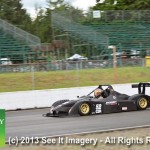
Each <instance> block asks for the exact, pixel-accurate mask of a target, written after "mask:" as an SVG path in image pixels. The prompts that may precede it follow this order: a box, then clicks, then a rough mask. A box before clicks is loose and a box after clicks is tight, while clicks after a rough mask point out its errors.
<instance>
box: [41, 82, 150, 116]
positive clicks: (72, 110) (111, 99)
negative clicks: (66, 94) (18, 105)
mask: <svg viewBox="0 0 150 150" xmlns="http://www.w3.org/2000/svg"><path fill="white" fill-rule="evenodd" d="M146 87H150V83H139V84H133V85H132V88H138V94H134V95H132V96H129V95H126V94H121V93H119V92H117V91H115V90H114V89H113V87H112V86H111V85H99V86H98V87H97V88H96V89H94V90H93V91H92V92H90V93H89V94H88V95H86V96H82V97H78V98H77V99H76V100H59V101H56V102H55V103H53V104H52V106H51V108H50V111H49V112H48V113H47V114H43V116H47V117H49V116H51V117H59V116H76V115H79V116H87V115H95V114H107V113H118V112H127V111H137V110H145V109H147V108H148V107H150V96H149V95H146V94H145V89H146ZM97 90H100V91H101V95H100V97H97V96H95V95H94V96H92V95H93V93H95V91H97Z"/></svg>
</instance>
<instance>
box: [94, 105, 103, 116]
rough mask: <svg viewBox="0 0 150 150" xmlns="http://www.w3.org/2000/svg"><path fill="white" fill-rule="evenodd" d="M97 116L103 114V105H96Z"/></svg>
mask: <svg viewBox="0 0 150 150" xmlns="http://www.w3.org/2000/svg"><path fill="white" fill-rule="evenodd" d="M95 113H96V114H99V113H102V104H96V111H95Z"/></svg>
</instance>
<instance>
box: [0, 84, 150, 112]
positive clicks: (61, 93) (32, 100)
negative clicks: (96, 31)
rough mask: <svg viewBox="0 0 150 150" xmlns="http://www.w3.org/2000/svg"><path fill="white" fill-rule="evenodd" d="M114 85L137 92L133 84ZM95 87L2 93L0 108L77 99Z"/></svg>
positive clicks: (115, 87) (119, 89)
mask: <svg viewBox="0 0 150 150" xmlns="http://www.w3.org/2000/svg"><path fill="white" fill-rule="evenodd" d="M113 87H114V89H115V90H116V91H118V92H121V93H125V94H128V95H133V94H137V89H132V88H131V84H116V85H113ZM94 88H96V86H90V87H76V88H63V89H51V90H34V91H20V92H5V93H0V109H6V110H16V109H28V108H41V107H49V106H51V105H52V104H53V103H54V102H55V101H57V100H61V99H76V98H77V96H83V95H87V94H88V93H90V92H91V91H92V90H93V89H94ZM147 91H150V90H147ZM149 94H150V92H149Z"/></svg>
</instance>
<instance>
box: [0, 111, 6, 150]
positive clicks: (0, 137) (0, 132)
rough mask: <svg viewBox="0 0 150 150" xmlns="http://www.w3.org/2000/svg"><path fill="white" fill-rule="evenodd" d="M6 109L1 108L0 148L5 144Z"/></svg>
mask: <svg viewBox="0 0 150 150" xmlns="http://www.w3.org/2000/svg"><path fill="white" fill-rule="evenodd" d="M5 134H6V133H5V110H4V109H0V148H1V147H4V146H5V136H6V135H5Z"/></svg>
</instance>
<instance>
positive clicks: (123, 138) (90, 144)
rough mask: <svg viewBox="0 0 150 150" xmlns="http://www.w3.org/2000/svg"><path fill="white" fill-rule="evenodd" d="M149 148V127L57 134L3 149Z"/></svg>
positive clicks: (143, 149) (122, 149) (130, 149)
mask: <svg viewBox="0 0 150 150" xmlns="http://www.w3.org/2000/svg"><path fill="white" fill-rule="evenodd" d="M31 149H32V150H115V149H120V150H141V149H142V150H149V149H150V128H148V127H145V128H138V129H130V130H121V131H110V132H103V133H94V134H82V135H70V136H60V137H59V136H58V137H51V138H48V139H46V138H44V137H43V139H41V140H39V142H38V139H37V140H34V141H32V140H31V141H30V142H28V139H24V140H23V141H22V143H19V144H18V145H17V146H16V145H9V144H8V145H7V146H6V148H3V150H31Z"/></svg>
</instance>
